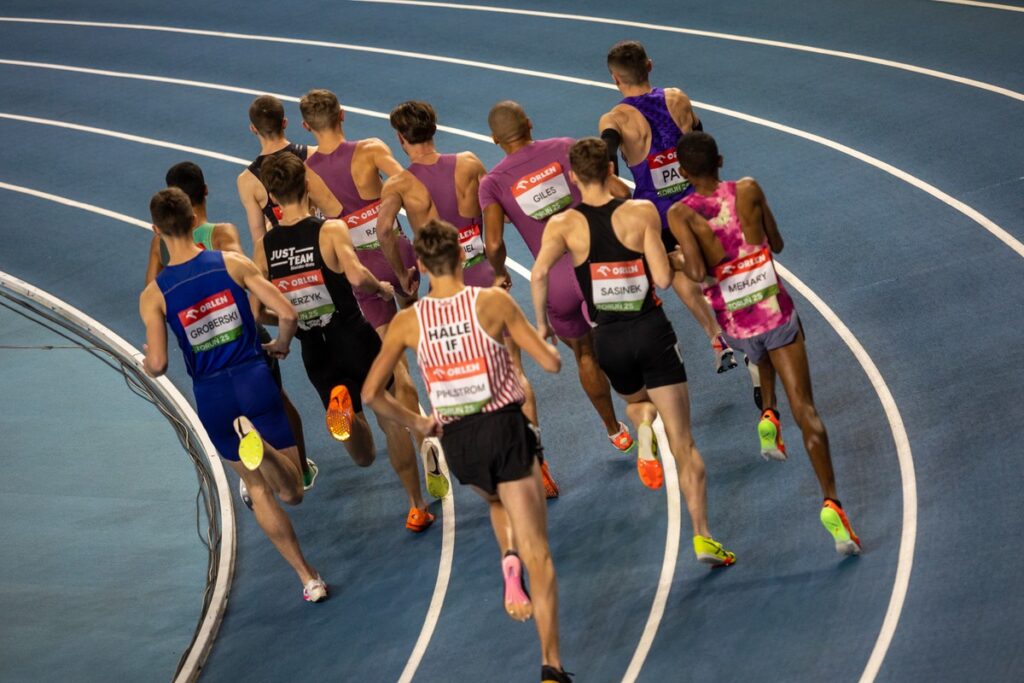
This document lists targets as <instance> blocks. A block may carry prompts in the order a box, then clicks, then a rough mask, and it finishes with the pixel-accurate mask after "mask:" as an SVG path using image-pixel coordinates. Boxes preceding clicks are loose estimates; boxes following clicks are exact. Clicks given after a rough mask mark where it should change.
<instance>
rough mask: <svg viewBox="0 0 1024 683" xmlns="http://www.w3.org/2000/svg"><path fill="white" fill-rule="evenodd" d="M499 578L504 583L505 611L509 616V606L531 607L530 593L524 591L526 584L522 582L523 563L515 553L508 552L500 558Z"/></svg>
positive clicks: (510, 612) (510, 613)
mask: <svg viewBox="0 0 1024 683" xmlns="http://www.w3.org/2000/svg"><path fill="white" fill-rule="evenodd" d="M501 576H502V579H503V580H504V582H505V595H504V600H505V610H506V611H508V613H509V616H511V615H512V610H511V609H509V605H517V606H526V607H531V603H530V592H529V591H528V590H526V582H525V581H524V580H523V562H522V560H520V559H519V554H518V553H516V551H514V550H509V551H508V552H506V553H505V557H503V558H501ZM530 611H531V612H532V609H531V610H530ZM527 618H529V615H527Z"/></svg>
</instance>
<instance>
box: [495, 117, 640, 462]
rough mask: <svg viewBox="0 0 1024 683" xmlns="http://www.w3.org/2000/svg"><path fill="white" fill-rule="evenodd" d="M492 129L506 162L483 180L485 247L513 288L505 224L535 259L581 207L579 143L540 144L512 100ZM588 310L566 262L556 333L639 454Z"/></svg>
mask: <svg viewBox="0 0 1024 683" xmlns="http://www.w3.org/2000/svg"><path fill="white" fill-rule="evenodd" d="M487 123H488V125H489V126H490V128H491V137H492V138H493V139H494V144H496V145H498V146H499V147H501V149H502V150H503V151H504V152H505V155H506V156H505V158H504V159H502V160H501V161H499V162H498V164H497V165H496V166H495V167H494V168H493V169H491V172H490V173H488V174H487V176H486V177H484V179H483V180H481V181H480V193H479V196H480V206H481V208H482V209H483V212H484V240H485V245H486V252H487V258H488V259H489V260H490V262H491V266H492V267H493V268H494V273H495V277H496V283H499V284H502V285H503V286H504V287H506V288H508V287H511V286H512V280H511V278H510V277H509V275H508V270H507V269H506V267H505V257H506V252H505V239H504V231H505V217H506V216H507V217H508V218H509V219H510V220H511V222H512V224H513V225H515V226H516V229H517V230H518V231H519V234H520V235H522V237H523V241H524V242H526V246H527V247H528V248H529V250H530V253H532V254H533V256H534V258H536V257H537V253H538V252H539V251H540V245H541V235H542V234H543V232H544V226H545V225H547V221H548V218H549V217H550V216H551V215H553V214H555V213H557V212H559V211H562V210H564V209H566V208H568V207H570V206H575V205H576V204H578V203H579V201H580V195H579V190H578V189H577V188H576V186H575V185H572V183H570V182H569V180H568V175H567V173H568V172H569V147H571V146H572V143H573V140H572V138H550V139H548V140H536V141H535V140H534V139H533V122H531V121H530V119H529V118H527V116H526V112H525V111H523V108H522V107H521V106H520V105H519V104H518V103H516V102H512V101H511V100H506V101H504V102H499V103H498V104H496V105H494V106H493V107H492V108H491V111H490V113H489V114H488V116H487ZM620 182H621V181H620ZM627 192H628V191H627ZM583 308H584V300H583V295H582V294H581V293H580V290H579V285H577V283H576V278H575V277H574V276H573V273H572V263H571V262H570V261H569V258H568V257H566V258H563V259H561V260H560V261H558V263H556V264H555V265H554V267H553V268H552V270H551V297H550V299H549V301H548V318H549V320H550V321H551V327H552V329H553V330H554V332H555V334H556V335H557V336H558V338H559V339H561V340H562V341H563V342H564V343H565V344H566V346H568V347H569V348H570V349H572V352H573V355H574V356H575V357H576V365H577V367H578V369H579V377H580V384H582V385H583V391H584V392H586V394H587V397H588V398H589V399H590V402H591V403H592V404H593V405H594V409H595V410H597V414H598V415H599V416H600V418H601V421H602V422H603V423H604V426H605V430H606V431H607V433H608V439H609V440H610V441H611V442H612V444H613V445H614V446H615V447H616V448H618V449H619V450H620V451H622V452H626V451H629V450H630V449H631V448H632V447H633V437H631V436H630V435H629V429H628V428H627V427H626V425H624V424H623V423H621V422H619V420H618V419H617V418H616V417H615V408H614V407H613V406H612V397H611V389H610V388H609V386H608V378H607V377H605V376H604V373H602V372H601V368H599V367H598V364H597V360H596V359H595V358H594V341H593V334H592V333H591V330H590V321H588V320H587V317H586V315H585V314H584V312H583Z"/></svg>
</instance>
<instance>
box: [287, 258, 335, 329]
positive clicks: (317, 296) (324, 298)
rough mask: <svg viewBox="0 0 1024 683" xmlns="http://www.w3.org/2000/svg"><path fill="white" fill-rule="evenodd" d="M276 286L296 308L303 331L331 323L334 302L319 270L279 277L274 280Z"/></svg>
mask: <svg viewBox="0 0 1024 683" xmlns="http://www.w3.org/2000/svg"><path fill="white" fill-rule="evenodd" d="M274 285H275V286H276V287H277V288H278V289H279V290H281V293H282V294H284V296H285V298H286V299H288V301H290V302H291V304H292V306H293V307H294V308H295V312H296V313H297V314H298V316H299V327H300V328H301V329H303V330H309V329H312V328H314V327H323V326H324V325H326V324H327V323H329V322H330V321H331V316H332V315H333V314H334V301H333V300H332V299H331V294H330V292H328V291H327V285H326V284H324V274H323V273H322V272H321V271H320V269H319V268H317V269H315V270H307V271H306V272H304V273H295V274H293V275H287V276H285V277H279V278H277V279H276V280H274Z"/></svg>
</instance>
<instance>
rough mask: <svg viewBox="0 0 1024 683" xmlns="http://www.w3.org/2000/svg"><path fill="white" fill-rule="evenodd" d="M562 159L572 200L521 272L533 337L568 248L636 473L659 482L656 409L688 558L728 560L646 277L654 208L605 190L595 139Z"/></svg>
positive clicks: (657, 264)
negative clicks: (527, 271) (577, 198)
mask: <svg viewBox="0 0 1024 683" xmlns="http://www.w3.org/2000/svg"><path fill="white" fill-rule="evenodd" d="M569 160H570V162H571V164H572V172H571V174H570V177H571V179H572V181H573V182H574V183H575V184H576V185H577V186H578V187H579V189H580V193H581V194H582V201H581V203H580V204H578V205H577V206H576V207H575V208H573V209H569V210H568V211H566V212H564V213H561V214H559V215H557V216H553V217H552V218H551V220H549V221H548V227H547V229H546V230H545V231H544V241H543V244H542V246H541V249H540V253H539V254H538V255H537V261H536V263H535V264H534V266H533V272H532V273H531V281H530V285H531V288H532V290H533V305H534V309H535V312H536V314H537V329H538V331H539V333H540V335H541V336H542V337H545V338H546V337H548V336H550V335H551V334H552V332H551V328H550V327H549V324H548V319H547V299H548V280H549V276H550V272H551V268H552V266H554V265H555V263H557V262H558V260H559V259H560V258H562V256H563V255H564V254H565V253H566V252H569V255H570V257H571V258H572V263H573V268H574V270H575V273H576V278H577V281H578V282H579V285H580V289H582V290H583V295H584V296H585V297H586V300H587V307H588V309H589V310H590V319H591V320H592V321H593V322H594V323H595V324H596V325H597V328H596V330H595V332H594V346H595V348H596V349H597V360H598V362H599V363H600V364H601V369H602V370H604V372H605V374H607V375H608V378H609V379H610V380H611V383H612V386H613V387H615V391H617V392H618V393H619V395H620V396H622V398H623V399H625V401H626V403H628V404H629V405H628V407H627V408H626V413H627V414H628V415H629V417H630V419H631V420H632V421H633V424H634V425H636V428H637V439H638V440H639V442H640V448H639V449H638V450H639V455H638V457H637V471H638V472H639V474H640V480H641V481H642V482H643V483H644V484H645V485H646V486H647V487H649V488H652V489H657V488H661V485H662V483H663V479H664V474H663V473H662V469H661V464H660V463H659V462H658V461H657V460H656V459H655V457H654V451H656V449H657V444H656V442H655V441H654V431H653V429H652V427H651V425H652V423H653V422H654V418H655V417H656V416H658V415H661V419H662V421H663V422H664V423H665V434H666V435H667V436H668V445H669V448H670V449H671V450H672V456H673V457H674V458H675V460H676V465H677V466H678V469H679V488H680V489H682V491H683V496H684V497H685V498H686V507H687V509H688V510H689V513H690V521H691V523H692V524H693V550H694V552H695V553H696V555H697V559H698V560H699V561H701V562H706V563H708V564H711V565H713V566H719V565H730V564H732V563H733V562H735V561H736V556H735V555H734V554H733V553H731V552H729V551H728V550H726V549H725V548H723V547H722V544H721V543H719V542H718V541H716V540H715V539H713V538H712V537H711V532H709V531H708V520H707V517H708V512H707V490H706V486H705V474H704V460H703V459H702V458H701V456H700V453H699V452H698V451H697V446H696V445H694V443H693V435H692V434H691V432H690V394H689V391H688V390H687V386H686V370H685V368H684V367H683V361H682V356H681V355H680V352H679V343H678V341H677V340H676V333H675V331H674V330H673V329H672V323H670V322H669V320H668V318H667V317H666V316H665V311H664V310H663V309H662V308H661V300H660V299H658V297H657V296H656V295H655V293H654V287H653V286H652V285H657V286H658V287H660V288H662V289H664V288H666V287H669V286H670V285H671V282H672V268H671V266H669V262H668V255H667V254H666V253H665V246H664V245H663V244H662V242H661V239H660V233H661V221H660V219H659V217H658V211H657V209H656V208H655V207H654V205H653V204H651V202H649V201H646V200H643V199H639V200H623V199H618V198H616V197H614V196H613V194H612V193H611V191H610V190H609V187H608V178H609V177H610V176H611V175H612V164H611V162H609V161H608V147H607V146H606V145H605V144H604V142H602V141H601V140H599V139H597V138H583V139H582V140H580V141H578V142H577V143H576V144H574V145H573V146H572V149H571V150H570V152H569Z"/></svg>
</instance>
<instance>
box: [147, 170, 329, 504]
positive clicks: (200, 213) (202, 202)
mask: <svg viewBox="0 0 1024 683" xmlns="http://www.w3.org/2000/svg"><path fill="white" fill-rule="evenodd" d="M164 180H165V182H166V183H167V187H176V188H178V189H180V190H181V191H182V192H184V193H185V195H186V196H187V197H188V199H189V201H190V202H191V203H192V211H193V212H194V213H195V217H194V218H193V219H192V240H193V241H194V242H195V243H196V244H197V245H199V246H200V247H201V248H203V249H208V250H210V249H213V250H217V251H233V252H235V253H236V254H243V253H244V252H243V251H242V244H241V242H240V241H239V239H238V228H236V227H235V226H234V225H232V224H231V223H211V222H210V221H209V219H208V218H207V216H206V197H207V195H209V189H208V188H207V187H206V179H205V178H204V177H203V169H201V168H199V166H198V165H196V164H194V163H192V162H191V161H182V162H181V163H178V164H175V165H174V166H171V167H170V168H169V169H168V170H167V175H166V176H165V177H164ZM169 260H170V254H169V253H168V252H167V247H166V246H165V245H164V243H163V240H161V239H160V236H159V235H153V241H152V243H151V244H150V250H149V264H148V265H147V266H146V284H147V285H148V284H149V283H150V282H152V281H153V280H154V279H156V276H157V275H159V274H160V272H161V271H162V270H163V269H164V267H165V266H166V265H167V262H168V261H169ZM256 330H257V333H258V335H259V336H258V338H259V340H260V342H261V343H264V344H265V343H269V342H270V333H269V332H267V330H266V328H264V327H263V326H262V325H260V324H258V323H257V325H256ZM264 359H265V360H266V361H267V365H269V366H270V372H271V374H272V375H273V377H274V383H275V384H277V387H278V389H280V391H281V402H282V403H283V404H284V412H285V414H286V415H287V416H288V424H289V425H290V426H291V428H292V434H293V435H294V436H295V443H296V446H297V447H298V449H299V463H300V464H301V465H302V484H303V488H304V489H305V490H306V491H308V490H309V489H311V488H313V482H315V481H316V476H317V474H318V473H319V468H318V467H317V466H316V463H315V462H313V461H312V460H310V459H308V458H307V457H306V440H305V438H304V436H303V433H302V417H301V416H300V415H299V411H298V410H297V409H296V408H295V405H294V404H292V401H291V399H290V398H288V394H287V393H286V392H285V390H284V384H283V383H282V381H281V367H280V365H279V364H278V361H277V359H276V358H274V357H272V356H270V355H269V354H264ZM238 490H239V494H240V496H241V498H242V502H244V503H245V504H246V506H248V507H249V508H252V499H251V498H250V497H249V493H248V491H247V490H246V488H245V481H244V480H242V479H239V480H238Z"/></svg>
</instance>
